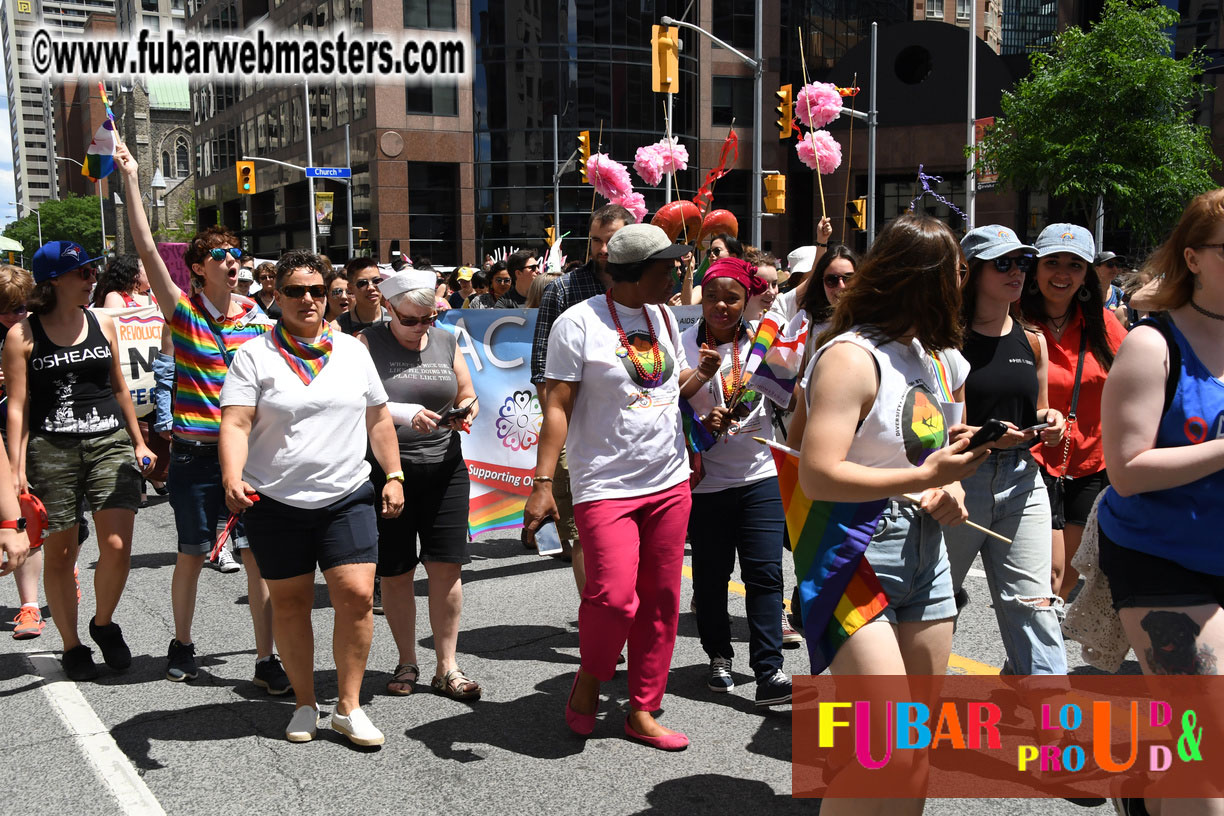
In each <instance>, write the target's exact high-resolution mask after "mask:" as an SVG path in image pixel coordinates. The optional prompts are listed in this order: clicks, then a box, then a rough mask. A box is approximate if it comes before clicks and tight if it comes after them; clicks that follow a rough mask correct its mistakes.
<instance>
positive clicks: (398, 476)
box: [387, 470, 404, 483]
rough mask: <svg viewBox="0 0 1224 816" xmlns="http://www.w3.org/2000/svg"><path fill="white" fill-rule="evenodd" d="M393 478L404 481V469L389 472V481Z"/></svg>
mask: <svg viewBox="0 0 1224 816" xmlns="http://www.w3.org/2000/svg"><path fill="white" fill-rule="evenodd" d="M392 479H394V480H395V481H397V482H401V483H402V482H403V481H404V471H402V470H397V471H395V472H394V473H388V474H387V481H388V482H389V481H391V480H392Z"/></svg>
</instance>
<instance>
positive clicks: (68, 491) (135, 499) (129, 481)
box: [26, 430, 140, 533]
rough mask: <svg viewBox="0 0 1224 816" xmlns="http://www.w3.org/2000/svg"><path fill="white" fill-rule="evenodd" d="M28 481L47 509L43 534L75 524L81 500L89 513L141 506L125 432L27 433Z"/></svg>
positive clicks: (134, 509)
mask: <svg viewBox="0 0 1224 816" xmlns="http://www.w3.org/2000/svg"><path fill="white" fill-rule="evenodd" d="M26 479H27V480H28V481H29V483H30V490H31V491H32V492H33V493H34V495H35V496H38V498H39V499H41V500H42V503H43V504H44V505H46V507H47V532H48V533H58V532H62V531H64V530H67V529H69V528H71V527H72V526H73V525H75V524H76V523H77V519H78V518H79V517H80V513H79V512H78V510H77V505H78V503H79V502H80V501H81V499H82V498H83V499H84V500H85V501H86V502H87V503H88V505H89V509H90V510H92V511H93V512H95V513H96V512H98V511H99V510H131V511H132V512H133V513H135V512H136V508H138V507H140V471H139V470H137V469H136V454H135V453H134V452H133V450H132V440H131V439H129V438H128V435H127V431H126V430H118V431H113V432H112V433H108V434H106V435H104V436H87V437H79V436H67V435H64V434H39V433H31V434H30V441H29V443H28V445H27V446H26Z"/></svg>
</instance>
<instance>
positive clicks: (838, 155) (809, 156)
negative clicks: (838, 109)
mask: <svg viewBox="0 0 1224 816" xmlns="http://www.w3.org/2000/svg"><path fill="white" fill-rule="evenodd" d="M795 150H796V151H797V152H798V153H799V161H801V162H803V163H804V164H806V165H807V166H808V167H809V168H811V169H812V170H817V169H819V170H820V173H821V175H824V176H827V175H829V174H830V173H832V172H833V171H834V170H836V169H837V168H838V167H840V166H841V160H842V152H841V145H840V144H838V143H837V140H836V139H834V138H833V134H831V133H829V131H827V130H815V131H812V132H811V133H808V134H806V135H805V136H804V137H803V138H802V139H800V140H799V143H798V144H797V145H795Z"/></svg>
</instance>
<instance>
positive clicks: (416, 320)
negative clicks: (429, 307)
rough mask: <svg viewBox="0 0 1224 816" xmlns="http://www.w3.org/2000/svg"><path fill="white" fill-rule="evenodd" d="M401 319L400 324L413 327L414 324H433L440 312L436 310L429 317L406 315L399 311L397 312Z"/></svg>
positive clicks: (396, 314)
mask: <svg viewBox="0 0 1224 816" xmlns="http://www.w3.org/2000/svg"><path fill="white" fill-rule="evenodd" d="M395 316H396V317H397V318H398V319H399V324H400V325H401V326H405V327H407V328H409V329H411V328H412V327H414V326H432V325H433V324H434V321H435V320H437V319H438V313H437V312H434V313H433V314H431V315H430V316H429V317H404V316H403V315H402V314H400V313H399V312H396V313H395Z"/></svg>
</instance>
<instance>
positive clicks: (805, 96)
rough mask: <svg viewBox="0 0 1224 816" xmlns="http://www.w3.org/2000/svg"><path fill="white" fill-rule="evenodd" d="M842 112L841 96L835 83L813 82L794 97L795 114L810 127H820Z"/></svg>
mask: <svg viewBox="0 0 1224 816" xmlns="http://www.w3.org/2000/svg"><path fill="white" fill-rule="evenodd" d="M841 112H842V97H841V94H840V93H839V92H838V90H837V86H836V85H830V84H829V83H827V82H813V83H811V84H810V85H805V86H804V87H803V90H801V91H799V95H798V96H796V97H795V115H796V116H798V117H799V121H800V122H802V123H803V124H805V125H807V126H808V127H810V128H812V129H816V128H822V127H824V126H825V125H827V124H829V123H830V122H832V121H833V120H834V119H836V118H837V117H838V116H841Z"/></svg>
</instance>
